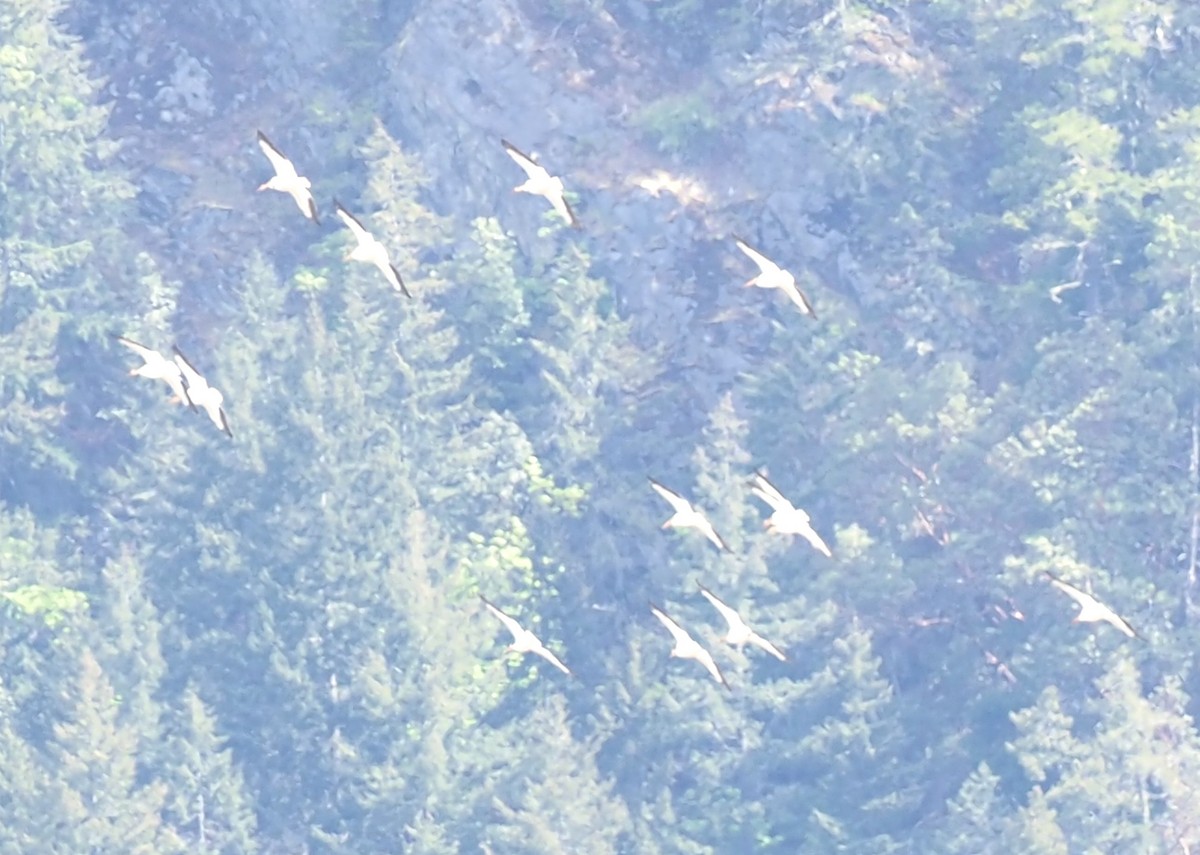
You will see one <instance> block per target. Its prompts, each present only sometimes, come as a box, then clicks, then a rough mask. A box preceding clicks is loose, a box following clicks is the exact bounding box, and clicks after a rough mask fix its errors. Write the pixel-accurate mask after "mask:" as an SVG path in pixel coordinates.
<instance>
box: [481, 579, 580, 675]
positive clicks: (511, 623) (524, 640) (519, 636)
mask: <svg viewBox="0 0 1200 855" xmlns="http://www.w3.org/2000/svg"><path fill="white" fill-rule="evenodd" d="M479 599H481V600H483V604H484V605H485V606H487V608H488V611H490V612H491V613H492V614H494V615H495V616H496V617H498V618H499V619H500V622H501V623H502V624H504V626H505V627H506V628H507V629H508V631H509V633H510V634H511V635H512V637H513V642H512V644H510V645H509V646H508V649H509V650H512V651H514V652H516V653H535V654H537V655H538V656H540V657H542V658H543V659H545V660H546V661H547V662H549V663H550V664H551V665H553V666H554V667H555V668H557V669H558V670H560V671H562V672H563V673H564V674H566V675H567V676H568V677H570V676H574V675H572V674H571V671H570V669H569V668H567V666H566V665H564V664H562V662H561V661H560V660H559V658H558V657H557V656H555V655H554V654H553V653H551V652H550V651H549V650H548V649H547V648H546V646H545V645H544V644H542V642H541V640H540V639H538V637H537V636H536V635H534V634H533V633H532V632H530V631H529V630H527V629H525V627H523V626H521V624H519V623H517V621H516V620H515V619H513V618H511V617H509V616H508V615H506V614H505V613H504V612H502V611H500V609H499V608H497V607H496V606H495V605H493V604H492V603H491V602H490V601H489V600H488V599H487V598H486V597H483V596H481V597H480V598H479Z"/></svg>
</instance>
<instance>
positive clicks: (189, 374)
mask: <svg viewBox="0 0 1200 855" xmlns="http://www.w3.org/2000/svg"><path fill="white" fill-rule="evenodd" d="M175 364H176V365H178V366H179V370H180V371H181V372H183V379H184V380H186V381H187V384H188V388H189V389H190V388H191V387H193V386H195V387H196V388H197V389H203V388H204V387H206V386H208V381H207V380H205V379H204V375H202V374H201V373H200V372H199V371H197V370H196V369H195V368H193V367H192V363H190V362H188V359H187V357H186V356H184V355H183V352H182V351H181V350H180V349H179V345H175ZM188 397H189V399H190V397H191V396H190V395H189V396H188Z"/></svg>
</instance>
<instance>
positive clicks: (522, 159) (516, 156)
mask: <svg viewBox="0 0 1200 855" xmlns="http://www.w3.org/2000/svg"><path fill="white" fill-rule="evenodd" d="M500 145H502V146H504V150H505V151H506V152H508V156H509V157H511V158H512V159H513V160H515V161H516V163H517V166H519V167H521V169H523V170H525V174H526V175H528V176H529V177H530V178H537V177H538V176H539V175H548V174H549V173H547V172H546V170H545V169H544V168H542V166H541V164H539V163H538V162H537V161H536V160H534V159H533V158H531V157H530V156H529V155H527V154H525V152H523V151H521V150H520V149H519V148H517V147H516V146H515V145H513V144H512V143H510V142H509V141H508V140H504V139H502V140H500Z"/></svg>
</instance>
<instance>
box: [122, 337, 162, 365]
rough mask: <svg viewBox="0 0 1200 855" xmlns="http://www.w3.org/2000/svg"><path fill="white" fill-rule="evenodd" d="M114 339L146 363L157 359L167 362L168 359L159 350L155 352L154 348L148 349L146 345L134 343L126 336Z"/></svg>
mask: <svg viewBox="0 0 1200 855" xmlns="http://www.w3.org/2000/svg"><path fill="white" fill-rule="evenodd" d="M113 338H115V339H116V340H117V341H119V342H121V344H123V345H125V346H126V347H127V348H129V349H130V350H132V351H133V352H134V353H136V354H137V355H138V356H140V357H141V358H142V359H143V360H145V361H146V362H153V361H155V360H157V359H161V360H163V361H164V362H165V361H166V357H164V356H163V355H162V354H161V353H159V352H158V351H157V350H154V349H153V348H150V347H146V345H144V344H138V343H137V342H136V341H134V340H133V339H131V338H125V336H123V335H114V336H113Z"/></svg>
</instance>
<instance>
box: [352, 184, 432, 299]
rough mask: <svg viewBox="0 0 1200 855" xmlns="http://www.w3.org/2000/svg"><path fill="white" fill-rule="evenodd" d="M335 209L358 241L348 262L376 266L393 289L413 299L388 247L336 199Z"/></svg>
mask: <svg viewBox="0 0 1200 855" xmlns="http://www.w3.org/2000/svg"><path fill="white" fill-rule="evenodd" d="M333 208H334V210H335V211H337V215H338V216H339V217H341V219H342V222H343V223H345V224H346V228H348V229H350V231H351V233H352V234H353V235H354V237H355V239H356V240H357V241H358V245H357V246H355V247H354V249H352V250H350V252H349V253H347V255H346V258H347V260H352V261H364V262H366V263H367V264H374V265H375V266H376V267H378V268H379V271H380V272H381V273H382V274H383V276H384V278H385V279H387V281H388V284H389V285H391V286H392V288H393V289H395V290H396V291H399V292H400V293H401V294H403V295H404V296H405V297H412V294H410V293H408V289H407V288H406V287H404V280H403V279H401V278H400V271H399V270H397V269H396V267H395V265H393V264H392V261H391V259H390V258H389V257H388V251H387V247H385V246H384V245H383V244H382V243H380V242H379V241H378V240H376V238H375V235H373V234H371V233H370V232H369V231H367V230H366V229H365V228H363V224H362V223H360V222H359V221H358V220H357V219H356V218H355V217H354V215H353V214H351V213H350V212H349V211H347V210H346V209H345V208H343V207H342V204H341V203H340V202H338V201H337V200H336V199H335V200H334V201H333Z"/></svg>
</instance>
